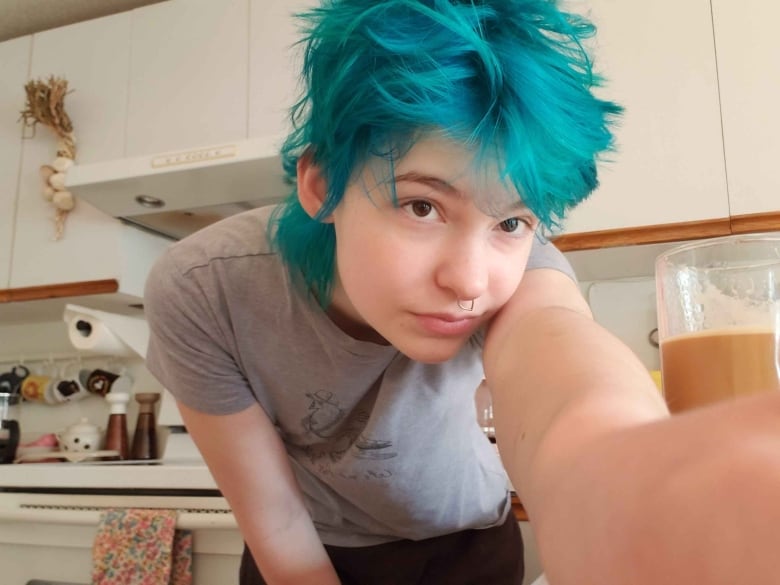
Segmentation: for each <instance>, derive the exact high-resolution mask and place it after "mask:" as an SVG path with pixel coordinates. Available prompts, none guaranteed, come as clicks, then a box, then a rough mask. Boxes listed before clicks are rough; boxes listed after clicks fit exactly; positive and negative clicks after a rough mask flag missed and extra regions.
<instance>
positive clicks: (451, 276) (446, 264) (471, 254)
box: [436, 238, 488, 301]
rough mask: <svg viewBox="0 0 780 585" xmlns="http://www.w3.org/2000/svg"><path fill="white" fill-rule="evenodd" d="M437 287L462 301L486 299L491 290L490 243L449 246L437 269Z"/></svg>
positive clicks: (464, 241) (452, 243)
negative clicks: (489, 289)
mask: <svg viewBox="0 0 780 585" xmlns="http://www.w3.org/2000/svg"><path fill="white" fill-rule="evenodd" d="M436 283H437V284H438V285H439V286H440V287H441V288H444V289H447V290H449V291H451V292H452V296H454V297H455V299H460V300H462V301H469V300H472V299H476V298H478V297H480V296H482V295H483V294H484V293H485V291H486V290H487V287H488V256H487V250H486V243H485V242H484V241H482V240H480V239H478V238H471V239H462V240H459V241H449V242H447V243H446V244H445V245H444V249H443V250H442V253H441V256H440V260H439V263H438V266H437V270H436Z"/></svg>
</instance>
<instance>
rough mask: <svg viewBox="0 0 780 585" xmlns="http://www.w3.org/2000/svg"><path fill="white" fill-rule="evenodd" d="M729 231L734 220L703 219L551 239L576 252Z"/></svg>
mask: <svg viewBox="0 0 780 585" xmlns="http://www.w3.org/2000/svg"><path fill="white" fill-rule="evenodd" d="M778 227H780V226H778ZM729 234H731V220H730V219H729V218H727V217H726V218H722V219H709V220H703V221H690V222H683V223H671V224H662V225H648V226H640V227H634V228H625V229H616V230H603V231H594V232H583V233H579V234H564V235H561V236H558V237H555V238H552V241H553V242H554V243H555V246H556V247H557V248H558V249H559V250H561V251H562V252H574V251H577V250H596V249H599V248H615V247H617V246H638V245H642V244H663V243H667V242H676V241H682V240H698V239H703V238H714V237H718V236H727V235H729Z"/></svg>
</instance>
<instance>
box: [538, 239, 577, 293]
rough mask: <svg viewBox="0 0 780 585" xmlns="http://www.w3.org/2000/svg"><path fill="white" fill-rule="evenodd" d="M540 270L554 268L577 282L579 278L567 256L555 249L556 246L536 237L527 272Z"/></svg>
mask: <svg viewBox="0 0 780 585" xmlns="http://www.w3.org/2000/svg"><path fill="white" fill-rule="evenodd" d="M538 268H552V269H553V270H557V271H558V272H562V273H564V274H565V275H566V276H568V277H569V278H571V279H572V280H574V281H575V282H576V280H577V277H576V276H575V274H574V269H573V268H572V266H571V264H570V263H569V261H568V260H567V259H566V256H564V255H563V253H562V252H561V251H560V250H559V249H558V248H556V247H555V244H553V243H552V242H550V241H549V240H546V239H544V238H541V237H538V236H535V237H534V242H533V245H532V247H531V253H530V255H529V256H528V263H527V264H526V267H525V269H526V271H530V270H536V269H538Z"/></svg>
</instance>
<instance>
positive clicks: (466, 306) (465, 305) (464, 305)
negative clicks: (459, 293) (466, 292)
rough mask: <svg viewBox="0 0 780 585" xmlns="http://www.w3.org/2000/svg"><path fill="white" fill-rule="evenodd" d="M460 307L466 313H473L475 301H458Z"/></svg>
mask: <svg viewBox="0 0 780 585" xmlns="http://www.w3.org/2000/svg"><path fill="white" fill-rule="evenodd" d="M458 306H459V307H460V308H461V309H463V310H464V311H473V310H474V299H469V300H467V301H461V300H460V299H458Z"/></svg>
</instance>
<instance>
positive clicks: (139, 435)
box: [130, 392, 160, 460]
mask: <svg viewBox="0 0 780 585" xmlns="http://www.w3.org/2000/svg"><path fill="white" fill-rule="evenodd" d="M159 399H160V395H159V394H158V393H156V392H142V393H140V394H136V395H135V400H136V402H138V405H139V409H138V420H137V421H136V424H135V433H134V434H133V448H132V450H131V453H130V457H131V458H132V459H142V460H143V459H157V424H156V422H155V418H154V404H155V403H156V402H157V401H158V400H159Z"/></svg>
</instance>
